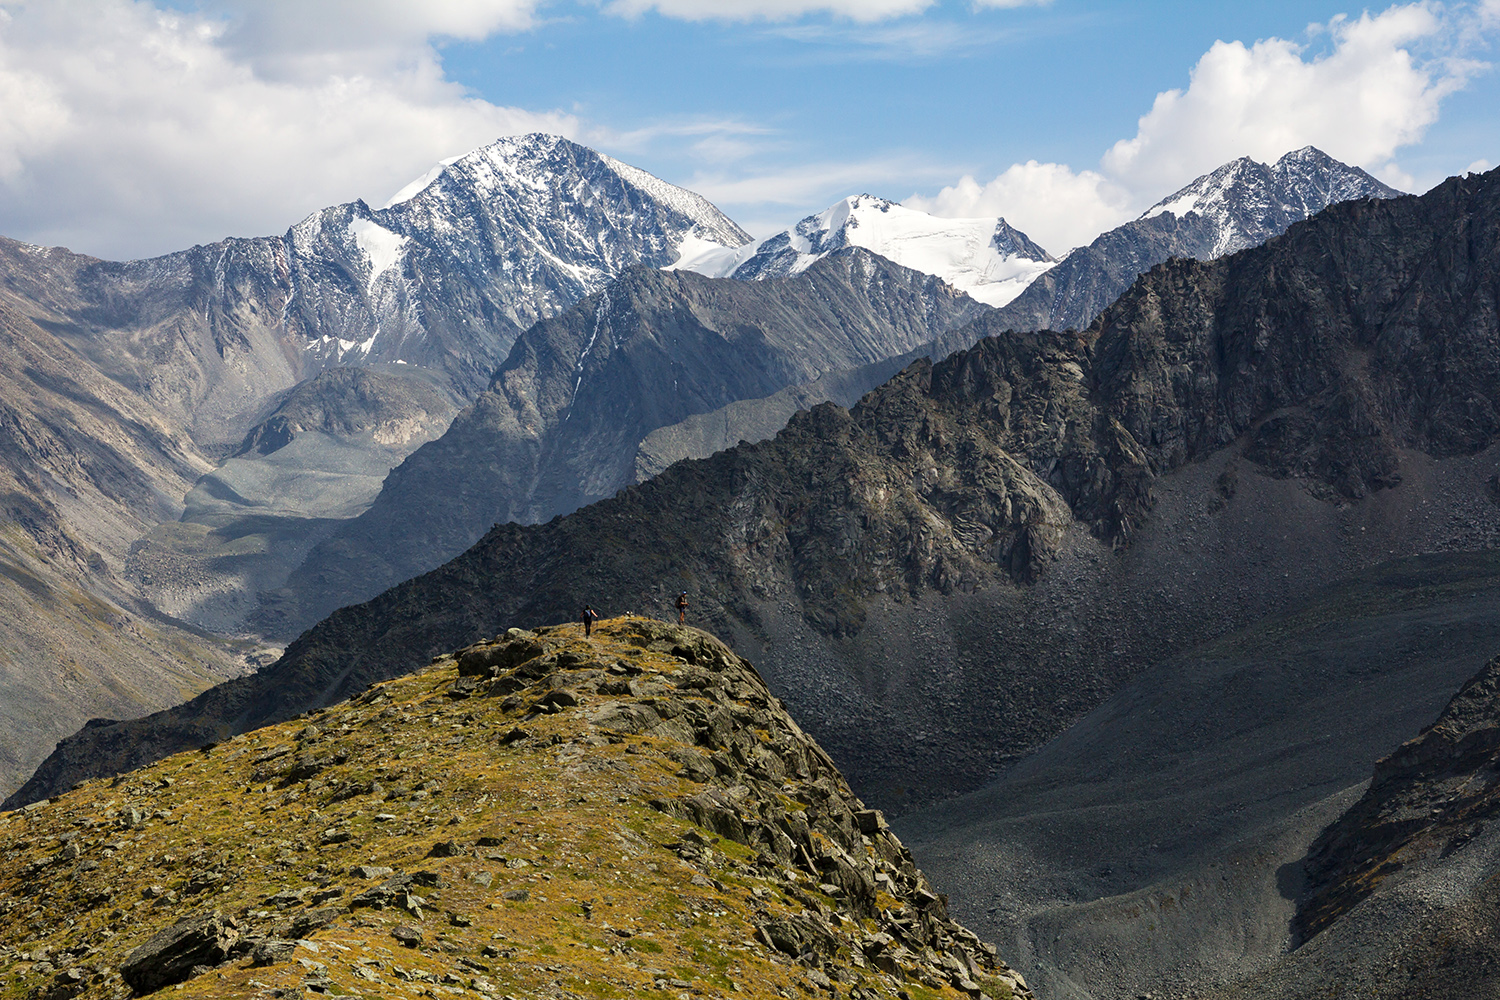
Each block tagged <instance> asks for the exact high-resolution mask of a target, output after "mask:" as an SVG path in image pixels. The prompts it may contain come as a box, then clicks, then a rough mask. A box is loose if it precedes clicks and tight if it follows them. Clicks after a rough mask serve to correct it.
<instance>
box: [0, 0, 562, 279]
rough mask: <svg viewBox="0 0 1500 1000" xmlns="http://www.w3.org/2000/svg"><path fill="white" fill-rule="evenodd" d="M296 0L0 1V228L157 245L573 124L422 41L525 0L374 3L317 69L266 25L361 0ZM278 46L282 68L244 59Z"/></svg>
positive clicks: (206, 235) (364, 192) (120, 253)
mask: <svg viewBox="0 0 1500 1000" xmlns="http://www.w3.org/2000/svg"><path fill="white" fill-rule="evenodd" d="M302 6H303V5H300V4H294V3H292V2H290V0H288V2H286V3H280V2H277V0H271V2H269V3H267V4H266V5H265V6H264V7H263V8H261V9H260V10H259V12H258V13H257V15H256V16H257V17H260V18H262V20H261V21H260V22H256V21H255V19H254V18H248V19H246V20H243V21H232V20H231V21H226V20H224V19H221V18H216V17H214V16H213V15H212V14H208V15H199V14H183V13H176V12H171V11H167V10H164V9H162V8H159V7H157V6H155V5H154V4H152V3H150V2H147V0H88V2H85V0H48V2H47V3H26V4H24V5H19V6H17V5H9V6H8V7H5V8H0V232H3V233H5V234H6V235H9V236H14V237H17V238H21V239H27V240H30V241H33V242H38V243H45V244H59V245H65V246H70V247H72V248H73V249H75V250H79V251H81V252H87V253H93V254H97V255H100V256H108V257H136V256H143V255H147V254H151V253H160V252H166V251H168V250H173V249H177V248H180V247H183V246H187V245H190V244H192V243H195V242H206V241H211V240H215V239H219V238H221V237H223V236H226V235H230V234H234V235H248V234H255V233H262V232H267V231H278V230H279V229H280V228H281V227H284V226H286V225H289V224H291V223H293V222H295V221H297V220H298V219H299V218H301V217H302V216H304V215H306V214H307V213H308V212H310V211H313V210H315V209H317V208H320V207H323V206H325V205H330V204H337V203H338V202H341V201H347V200H350V199H352V198H354V197H365V198H366V199H367V200H370V201H371V202H372V203H380V202H383V201H384V200H385V199H386V198H387V197H388V196H389V195H390V194H391V193H392V192H394V191H395V190H397V189H398V188H400V187H401V186H402V185H403V184H405V183H406V182H407V181H409V180H411V179H412V178H413V177H415V176H417V175H418V174H420V173H422V171H423V170H425V169H427V167H429V166H430V165H431V164H432V163H433V162H435V161H436V160H438V159H441V158H443V157H446V156H452V155H454V154H456V153H461V152H464V151H466V150H468V149H472V148H474V147H476V146H479V145H483V144H484V143H486V142H489V141H491V140H493V139H494V138H496V137H497V136H499V135H503V134H513V133H516V132H523V131H530V130H545V131H552V132H562V133H564V134H571V133H576V132H577V131H578V123H577V122H576V121H574V120H573V119H572V118H571V117H570V116H568V115H564V114H557V113H552V114H537V113H533V112H529V111H525V110H521V109H517V108H507V107H500V106H497V105H494V104H490V103H488V102H486V101H483V100H480V99H477V98H475V97H473V96H472V95H471V94H469V93H468V92H466V91H465V90H464V89H463V88H461V87H458V86H456V85H455V84H453V83H451V82H450V81H448V80H447V79H446V78H445V77H444V75H443V72H442V68H441V66H440V64H439V62H438V59H437V56H436V54H435V53H434V52H433V50H432V49H431V48H430V47H429V46H428V44H427V41H426V37H427V33H428V32H431V31H435V30H442V31H446V32H449V33H452V34H463V33H470V34H476V35H477V34H481V33H483V32H485V31H488V30H491V29H492V28H493V27H494V26H495V25H498V24H504V23H512V22H514V23H520V22H519V20H518V19H520V18H524V17H525V16H527V12H528V11H529V10H530V6H529V5H525V4H518V3H514V2H506V3H499V2H495V3H489V4H482V3H476V4H472V5H469V4H464V3H459V2H457V0H452V2H448V3H438V4H431V5H429V6H430V8H431V10H430V11H429V12H428V14H426V15H424V18H425V19H422V20H419V21H417V22H413V21H412V20H411V19H410V18H409V17H407V16H406V15H405V14H404V13H402V10H404V9H405V8H412V9H413V10H415V9H417V7H418V5H410V4H397V3H394V2H386V3H377V4H371V5H370V7H372V8H380V9H383V10H387V13H388V14H389V17H388V19H387V21H386V22H385V24H384V27H383V28H382V29H381V31H380V32H374V33H372V34H369V35H368V36H367V37H365V38H364V39H363V40H362V41H361V42H360V43H359V45H354V44H353V43H352V42H351V43H349V44H350V46H351V48H350V53H353V54H349V53H345V54H344V55H343V56H342V57H340V58H339V60H338V62H337V65H335V66H324V67H323V69H322V70H321V71H320V70H318V69H317V68H316V67H314V66H312V65H310V64H308V63H306V62H301V63H299V62H297V57H296V55H295V53H290V50H289V49H287V48H286V47H285V46H281V47H278V43H277V42H276V39H277V38H278V37H279V36H278V34H277V32H282V33H283V34H286V33H293V34H294V32H291V26H295V25H298V24H301V25H303V26H305V27H308V29H309V30H311V29H312V28H313V27H316V26H317V25H318V24H323V25H324V28H323V29H322V30H326V31H328V32H330V33H336V32H335V25H334V23H333V21H332V20H324V19H332V18H333V17H334V15H335V14H336V13H337V12H338V11H339V10H340V9H342V8H351V9H352V7H353V6H356V5H355V4H354V3H353V0H347V2H344V3H324V4H315V3H314V4H307V5H306V7H305V9H302V10H300V11H298V10H294V8H298V7H302ZM357 6H359V7H360V9H361V10H364V9H365V4H363V3H361V4H358V5H357ZM397 8H401V9H402V10H398V9H397ZM506 19H510V20H506ZM377 21H378V18H377ZM257 24H259V25H260V26H259V27H257ZM273 28H274V29H275V30H272V29H273ZM372 30H373V29H372ZM255 32H260V33H261V34H260V35H259V36H257V37H259V39H260V40H259V41H257V42H256V43H255V45H254V46H250V45H249V44H248V42H247V41H246V39H248V38H250V37H251V36H252V35H254V34H255ZM251 49H253V52H252V51H251ZM324 51H326V50H324ZM361 52H362V53H364V55H361V54H360V53H361ZM289 53H290V54H289ZM277 59H281V60H282V61H281V66H282V68H283V69H284V70H286V72H282V73H279V74H278V73H267V72H265V71H263V70H262V69H261V68H260V67H258V66H257V64H256V63H257V60H269V61H272V62H274V61H276V60H277ZM288 60H290V61H288ZM293 70H295V71H293Z"/></svg>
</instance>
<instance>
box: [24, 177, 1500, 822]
mask: <svg viewBox="0 0 1500 1000" xmlns="http://www.w3.org/2000/svg"><path fill="white" fill-rule="evenodd" d="M1497 302H1500V173H1491V174H1487V175H1484V176H1482V177H1469V178H1455V179H1451V180H1449V181H1448V182H1446V183H1444V184H1443V185H1441V186H1439V187H1438V188H1436V189H1434V190H1433V191H1432V192H1430V193H1429V194H1427V195H1424V196H1423V197H1421V198H1400V199H1393V200H1389V201H1358V202H1348V203H1344V204H1342V205H1338V206H1335V207H1334V208H1332V209H1329V210H1327V211H1325V212H1323V213H1321V214H1320V215H1318V216H1317V217H1315V218H1314V219H1312V220H1309V221H1308V222H1306V223H1303V224H1299V225H1297V226H1293V227H1292V228H1291V229H1290V230H1289V231H1288V232H1287V233H1286V234H1285V235H1284V236H1282V237H1280V238H1278V239H1275V240H1273V241H1271V242H1270V243H1268V244H1267V245H1266V246H1264V247H1260V248H1256V249H1253V250H1248V251H1245V252H1243V253H1241V254H1237V255H1235V256H1233V257H1229V258H1223V259H1221V260H1218V261H1214V262H1210V263H1202V262H1198V261H1188V260H1177V261H1172V262H1170V263H1168V264H1166V265H1163V266H1160V267H1158V268H1156V269H1154V270H1153V271H1152V272H1150V273H1149V274H1147V275H1145V276H1143V277H1142V278H1141V279H1140V280H1139V281H1138V282H1137V283H1136V284H1135V285H1134V286H1133V287H1132V289H1131V291H1130V293H1129V294H1127V295H1126V296H1124V297H1123V298H1122V299H1121V300H1120V301H1119V302H1117V303H1116V304H1115V305H1114V306H1112V307H1111V308H1110V309H1109V310H1107V311H1106V312H1105V314H1104V315H1103V316H1102V317H1101V318H1100V320H1099V322H1098V323H1096V324H1095V325H1094V326H1093V327H1091V328H1090V329H1089V330H1088V331H1087V332H1086V333H1084V334H1071V333H1068V334H1057V333H1050V332H1042V333H1035V334H1025V335H1008V336H997V337H992V338H989V339H986V340H983V341H981V342H980V343H979V344H977V345H976V346H975V347H974V348H972V349H970V350H968V351H966V352H962V353H959V354H957V355H954V356H953V357H951V358H948V359H947V360H945V361H943V362H941V363H940V364H938V365H936V366H933V365H931V364H929V363H927V362H918V363H916V364H914V365H913V366H912V367H911V368H909V369H907V370H906V371H905V372H903V373H902V374H901V375H900V376H898V377H897V378H895V379H893V380H892V381H891V382H889V383H887V384H886V385H885V386H883V387H881V388H880V389H878V390H876V391H875V392H874V393H872V394H870V395H869V396H867V397H866V398H865V399H864V400H862V401H861V402H860V403H859V404H858V405H856V406H855V407H854V409H853V410H850V411H845V410H842V409H840V408H839V407H837V406H833V405H831V404H830V405H824V406H819V407H817V408H816V409H814V410H812V411H810V412H809V413H807V414H804V415H800V416H799V417H798V418H796V419H794V420H793V421H792V423H791V424H790V425H789V426H788V428H787V429H786V430H785V431H783V432H782V433H781V434H780V435H778V436H777V437H776V438H775V439H774V440H773V441H770V442H764V443H761V444H756V445H748V446H743V445H742V446H739V447H737V448H734V449H731V450H730V451H727V452H723V453H721V454H719V455H716V456H714V457H713V458H710V459H707V460H704V461H695V462H683V463H679V464H678V465H675V466H673V467H672V468H670V469H668V470H667V471H666V472H665V473H663V474H662V475H661V476H659V477H657V478H656V479H654V480H652V481H650V482H648V483H645V484H642V485H640V486H637V487H634V488H631V489H629V490H627V491H626V492H625V493H623V494H622V495H620V496H617V497H614V498H612V499H609V500H605V501H602V502H600V503H597V504H594V505H592V506H590V507H587V508H584V509H583V510H581V511H579V512H577V513H575V514H574V515H571V516H569V517H566V518H560V519H554V520H553V521H551V522H548V523H547V524H544V525H537V526H530V527H523V526H519V525H514V524H512V525H504V526H499V527H496V528H495V529H493V530H492V531H491V532H490V533H489V534H488V535H486V536H485V537H484V538H483V539H482V540H481V541H480V542H479V543H478V544H477V545H475V546H474V547H473V548H472V549H470V550H469V551H468V552H466V553H465V554H464V555H463V556H462V557H460V558H458V559H456V560H454V561H453V562H451V563H448V564H447V565H445V566H443V567H442V568H440V569H438V570H436V571H434V572H431V573H429V574H427V575H425V576H423V577H419V578H417V579H415V580H412V581H410V582H408V583H406V584H403V585H401V586H399V587H396V588H394V589H392V590H390V591H387V592H386V593H384V594H382V595H381V596H380V597H378V598H376V599H375V600H373V601H371V602H369V603H367V604H365V605H360V606H357V607H353V608H347V609H344V610H342V611H340V612H337V613H335V614H334V615H332V616H330V618H329V619H328V620H326V621H325V622H323V623H322V624H321V625H319V626H318V627H317V628H315V629H313V630H311V631H310V632H308V633H306V634H305V635H303V636H302V637H301V638H300V639H299V640H298V641H297V642H295V643H294V644H293V645H292V646H291V647H289V649H288V651H287V655H286V656H285V657H284V658H283V660H282V661H281V662H280V663H279V664H278V665H276V666H275V667H273V668H271V669H269V670H266V671H263V672H262V673H261V674H260V675H257V676H256V677H254V678H251V679H248V680H246V681H240V682H232V683H230V684H228V685H224V686H221V687H220V688H218V689H216V690H214V691H212V692H209V693H208V694H206V695H204V696H202V697H200V698H199V699H197V700H195V701H194V702H191V703H189V704H188V705H185V706H183V707H182V708H180V709H175V710H173V711H171V712H168V713H162V714H161V715H158V716H156V717H154V718H149V719H145V720H138V721H135V722H127V723H119V724H117V725H113V726H98V727H95V728H92V729H90V730H88V731H86V732H84V733H80V734H79V735H78V736H77V737H75V738H74V739H73V740H70V741H68V742H67V743H65V744H64V745H63V746H61V747H60V748H59V750H58V752H57V753H56V754H55V755H54V756H53V758H51V759H50V760H49V762H48V763H47V764H46V765H44V767H43V768H42V769H41V770H40V771H39V772H38V775H37V777H36V778H35V779H34V780H33V782H32V783H30V784H28V785H27V787H26V788H24V789H23V790H22V791H21V792H20V793H18V795H17V797H16V798H15V800H14V801H26V800H28V799H29V798H33V797H36V796H38V795H42V794H46V792H47V791H48V790H50V789H53V788H57V787H65V786H66V785H67V784H68V783H69V782H71V781H72V780H75V779H76V778H78V777H80V776H83V775H86V774H93V773H107V772H109V771H113V770H119V769H123V768H127V767H130V766H134V765H136V764H138V763H140V762H143V761H145V760H149V759H153V758H154V757H155V756H158V755H160V754H161V753H162V752H164V751H167V750H169V749H175V748H180V747H184V746H192V745H194V744H195V743H196V742H201V741H202V740H204V739H205V738H214V734H216V733H218V732H220V731H221V730H222V729H224V728H228V729H229V730H232V731H239V730H243V729H246V728H249V727H252V726H254V725H257V724H260V723H261V722H265V721H273V720H275V719H279V718H286V717H288V716H289V715H292V714H295V713H296V712H298V711H302V710H304V709H305V708H306V707H307V706H308V705H313V704H320V703H326V702H327V701H328V700H329V699H332V698H336V697H338V696H340V693H341V692H346V691H350V690H355V689H356V688H357V686H359V685H361V684H364V683H367V682H368V681H370V680H373V679H375V678H378V677H381V676H389V672H390V671H391V670H393V669H395V667H396V663H397V662H398V660H399V658H400V657H401V656H410V655H411V654H413V653H417V654H421V653H424V652H425V653H431V652H436V651H438V650H440V649H441V648H443V647H444V646H445V645H446V646H451V645H452V644H453V642H452V639H451V636H452V635H453V634H455V632H458V631H463V632H465V633H467V634H472V633H473V632H474V631H475V630H480V631H493V630H494V629H496V628H497V627H500V626H503V625H505V624H507V623H509V622H511V621H514V620H517V619H530V620H541V619H547V618H553V619H557V618H562V617H567V616H571V615H572V614H573V613H574V611H575V609H576V608H577V607H579V606H581V605H582V603H583V602H584V601H587V600H591V601H593V602H594V603H596V604H598V605H600V606H601V607H604V608H606V609H612V608H621V609H626V608H628V609H649V608H653V607H658V606H660V604H661V603H662V602H664V601H665V599H666V597H667V595H669V594H671V593H673V592H675V591H676V590H678V589H682V588H687V589H689V590H690V591H691V593H692V596H693V598H694V600H695V609H696V610H695V615H698V616H700V620H707V621H711V622H713V623H715V626H716V628H717V629H718V630H719V631H721V632H725V633H727V634H732V635H735V636H736V641H737V643H739V644H740V645H741V646H743V647H744V648H746V649H751V650H754V652H755V655H756V657H757V659H758V660H759V661H761V662H762V663H763V664H764V667H765V670H766V673H767V676H768V678H769V679H770V681H771V682H772V684H773V685H775V686H776V687H777V688H778V689H779V690H781V691H783V692H785V694H786V697H787V698H788V700H789V703H790V704H791V705H792V706H793V708H794V709H795V710H796V711H798V712H799V713H801V714H802V716H803V718H805V720H806V723H805V724H806V725H807V726H808V727H809V729H810V730H811V731H812V732H815V733H816V734H817V735H818V737H819V739H820V740H823V741H824V742H825V744H826V745H828V746H829V747H830V751H831V752H832V753H833V754H834V756H835V759H838V760H841V761H843V762H844V763H845V766H846V767H848V768H849V769H850V773H851V779H852V780H853V781H854V783H855V785H856V787H859V788H861V789H862V791H864V792H865V793H866V794H868V795H870V796H871V797H875V798H879V799H880V800H881V801H883V802H892V803H899V802H902V801H906V800H907V798H908V797H909V796H911V797H915V796H920V795H924V794H925V795H930V794H942V793H944V792H950V791H957V790H960V789H962V788H965V787H973V786H974V785H975V784H977V783H978V782H979V781H982V780H983V779H984V778H985V777H986V776H988V775H989V774H990V773H992V771H993V770H994V769H995V768H996V767H997V766H999V765H1000V764H1002V763H1004V762H1005V761H1007V760H1012V759H1014V758H1015V756H1016V755H1018V754H1022V753H1025V752H1028V751H1030V750H1031V749H1034V748H1035V747H1037V746H1039V745H1040V744H1041V743H1042V742H1044V741H1045V740H1046V739H1048V738H1050V737H1051V736H1053V735H1055V734H1056V733H1057V732H1059V731H1061V730H1062V729H1063V728H1065V727H1066V726H1067V725H1068V724H1069V723H1071V722H1072V721H1073V720H1075V719H1077V718H1078V717H1080V716H1081V715H1082V714H1084V713H1085V712H1087V711H1088V710H1089V709H1091V708H1093V707H1094V706H1095V705H1097V704H1099V703H1100V702H1101V701H1102V700H1103V699H1104V698H1105V697H1107V696H1108V695H1109V693H1110V692H1112V691H1113V690H1115V689H1116V688H1118V686H1119V685H1120V684H1121V683H1122V682H1124V681H1125V680H1126V679H1128V678H1129V677H1130V676H1133V675H1134V674H1136V673H1138V672H1139V671H1140V670H1141V669H1143V668H1144V667H1145V666H1147V665H1149V664H1150V663H1152V662H1156V661H1157V660H1159V659H1160V658H1162V657H1164V656H1166V655H1169V654H1170V653H1172V652H1175V651H1178V650H1181V649H1185V648H1188V647H1190V646H1192V645H1194V644H1196V643H1198V642H1201V641H1204V640H1205V639H1208V638H1211V637H1212V636H1214V635H1217V634H1220V633H1222V632H1224V631H1227V630H1229V629H1231V628H1233V627H1236V626H1239V625H1242V624H1244V623H1246V622H1248V621H1251V620H1253V619H1254V618H1257V617H1260V616H1263V615H1265V614H1267V613H1270V612H1272V611H1275V610H1278V609H1280V608H1283V607H1285V606H1286V605H1287V603H1288V602H1289V601H1291V600H1294V599H1297V598H1298V597H1299V596H1302V595H1305V594H1307V593H1309V592H1310V591H1311V590H1312V589H1313V588H1315V587H1317V586H1319V585H1320V584H1321V583H1323V582H1326V581H1329V580H1332V579H1335V578H1337V577H1338V576H1341V575H1346V574H1348V573H1349V572H1352V571H1353V570H1356V569H1358V568H1359V567H1361V566H1369V565H1373V564H1375V563H1377V562H1381V561H1385V560H1386V559H1389V558H1390V557H1391V555H1392V554H1395V555H1404V554H1408V553H1412V552H1422V551H1436V550H1442V549H1452V548H1481V547H1486V546H1489V545H1492V544H1494V542H1495V534H1496V527H1497V525H1496V519H1495V517H1494V506H1493V504H1494V501H1493V499H1492V496H1493V494H1492V492H1491V490H1490V489H1489V488H1488V487H1487V486H1486V485H1485V484H1486V481H1487V480H1488V479H1490V478H1491V477H1492V476H1493V474H1494V472H1493V470H1494V455H1493V452H1492V451H1490V450H1488V449H1490V447H1491V446H1492V445H1493V444H1494V442H1495V439H1496V437H1497V435H1500V346H1497V345H1500V323H1497ZM991 322H992V320H989V319H982V320H980V321H978V322H977V323H976V324H975V325H974V326H973V327H971V328H970V329H971V331H973V332H976V333H983V332H987V331H990V330H992V327H991V326H990V325H989V324H990V323H991ZM994 332H999V331H994ZM1293 569H1295V570H1296V571H1297V572H1296V574H1295V576H1294V575H1293V573H1292V570H1293Z"/></svg>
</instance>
